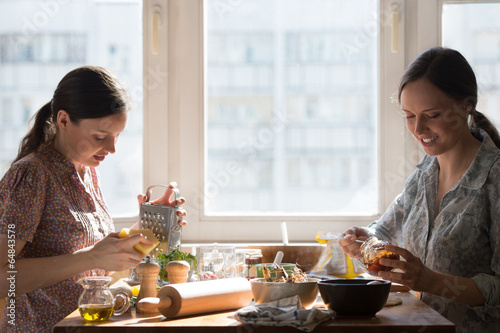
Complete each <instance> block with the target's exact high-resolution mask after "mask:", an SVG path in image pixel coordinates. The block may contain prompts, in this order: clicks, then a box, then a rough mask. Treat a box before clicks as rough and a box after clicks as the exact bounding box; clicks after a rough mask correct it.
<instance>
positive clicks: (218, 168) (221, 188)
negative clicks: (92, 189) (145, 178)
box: [145, 0, 411, 242]
mask: <svg viewBox="0 0 500 333" xmlns="http://www.w3.org/2000/svg"><path fill="white" fill-rule="evenodd" d="M304 3H305V2H303V1H265V2H261V1H226V0H219V1H217V0H213V1H175V0H174V1H169V2H168V5H166V6H162V5H161V4H155V5H154V6H153V7H152V8H150V9H149V11H148V12H146V13H145V17H149V18H150V19H151V18H152V17H153V15H155V12H156V13H159V15H160V17H161V19H160V22H163V21H168V22H169V25H168V34H167V31H166V29H165V30H163V29H162V28H159V30H158V36H159V38H158V40H159V41H160V49H159V52H158V53H157V54H154V53H153V52H152V51H151V50H152V49H153V48H152V45H154V43H155V41H154V37H153V38H151V40H149V41H147V43H146V45H147V47H148V56H147V57H146V58H145V60H146V62H147V64H146V66H148V67H154V68H158V71H160V72H163V71H164V72H168V80H166V81H165V82H164V85H163V89H164V91H165V92H166V93H165V94H164V95H163V96H162V97H160V96H158V95H155V94H151V93H149V90H148V91H147V92H146V93H147V96H148V97H147V102H148V103H149V109H148V113H147V116H146V118H148V120H147V121H148V122H149V123H150V124H151V125H152V126H153V127H154V130H155V131H156V134H155V136H156V138H154V137H153V136H152V135H148V138H146V140H150V142H152V141H155V143H156V144H155V147H156V149H155V152H156V154H157V157H155V158H152V159H150V160H149V163H151V164H150V165H149V167H148V172H149V177H154V175H155V174H156V172H154V173H153V169H157V168H159V167H158V165H161V166H162V168H161V172H167V174H168V179H169V180H177V181H178V182H179V184H180V187H181V194H182V195H183V196H185V197H186V199H187V203H186V205H185V207H186V209H187V211H188V214H189V218H188V221H189V224H188V227H186V228H185V229H184V230H183V241H184V242H211V241H219V242H222V241H225V242H232V241H268V242H269V241H279V240H280V239H281V231H280V226H281V222H282V221H286V222H287V226H288V228H289V229H288V232H289V237H290V239H291V240H292V241H311V240H313V239H314V235H315V234H316V233H317V232H318V231H321V230H330V231H337V230H344V229H346V228H347V227H349V226H352V225H354V224H358V225H359V224H363V225H364V224H367V223H368V222H369V221H371V220H373V219H374V218H376V216H378V214H379V213H380V212H381V211H383V210H384V209H385V208H386V207H387V205H388V204H389V203H390V202H391V201H392V199H393V198H394V197H395V196H396V195H397V194H398V193H399V192H400V191H401V189H402V184H403V182H404V179H405V178H406V176H407V175H408V173H409V172H411V168H410V167H406V164H407V163H406V162H407V159H406V158H405V150H406V149H407V147H406V141H405V140H404V136H405V133H404V121H403V118H402V117H401V115H400V114H399V113H398V108H397V106H396V105H394V104H393V103H391V100H390V96H391V94H392V93H393V92H394V89H395V87H396V86H397V82H396V80H397V79H393V80H392V81H387V83H386V82H384V81H383V80H381V77H380V75H381V72H380V68H382V67H383V68H384V73H383V75H384V77H385V76H389V77H394V78H397V77H398V76H399V75H401V73H402V72H403V70H404V66H405V63H404V56H405V54H404V51H401V52H399V53H392V52H391V45H390V40H391V39H390V36H391V25H390V23H389V22H390V20H389V19H390V17H391V13H392V11H393V10H392V9H390V8H389V4H388V3H387V2H386V1H380V2H379V1H363V6H357V7H354V6H352V5H351V4H350V3H349V2H333V1H332V2H328V1H327V2H325V1H310V2H307V11H308V12H309V11H312V12H314V13H315V15H311V16H308V15H302V14H303V13H305V11H304V8H303V6H304ZM398 3H399V6H400V7H399V9H397V10H399V11H401V13H403V12H404V2H403V1H400V2H398ZM324 5H325V6H328V7H327V8H325V7H322V6H324ZM297 13H300V14H297ZM292 14H293V15H292ZM302 16H304V18H303V17H302ZM314 18H318V19H317V20H315V19H314ZM278 21H279V24H278V23H277V22H278ZM150 26H153V24H151V25H150ZM403 28H404V27H403V25H401V26H400V27H399V28H398V27H395V29H396V30H397V31H398V32H400V33H399V36H400V38H399V39H398V41H399V42H400V43H401V44H402V36H403V34H402V33H401V31H403V30H402V29H403ZM162 33H163V34H164V37H163V38H164V39H162V37H161V34H162ZM153 35H154V34H153ZM167 36H168V38H167ZM162 45H163V46H162ZM162 47H163V48H164V49H162ZM188 55H189V56H188ZM381 63H382V64H390V66H389V65H387V66H382V67H381V65H380V64H381ZM379 82H382V84H379ZM380 96H385V98H384V99H381V98H380ZM152 99H153V100H152ZM160 108H163V110H165V109H166V110H167V111H166V112H167V114H168V116H167V119H166V121H162V123H163V124H165V123H166V124H168V125H167V128H168V130H167V131H166V132H165V131H163V132H162V131H161V129H160V125H159V124H158V121H156V119H157V117H162V116H164V115H163V113H161V112H159V111H155V110H159V109H160ZM381 110H383V111H381ZM153 114H156V116H153ZM153 122H154V123H153ZM332 129H333V130H332ZM151 130H152V129H150V132H151ZM159 138H165V140H161V139H159ZM146 146H148V144H146ZM347 147H349V148H347ZM149 149H152V148H151V147H150V148H149ZM165 156H166V157H165ZM154 161H156V162H154ZM165 170H166V171H165ZM158 171H160V170H158ZM156 177H158V175H156ZM150 183H153V182H152V181H150Z"/></svg>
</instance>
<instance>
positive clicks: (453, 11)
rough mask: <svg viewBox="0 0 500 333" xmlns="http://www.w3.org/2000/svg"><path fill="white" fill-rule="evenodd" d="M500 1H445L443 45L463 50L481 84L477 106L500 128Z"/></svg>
mask: <svg viewBox="0 0 500 333" xmlns="http://www.w3.org/2000/svg"><path fill="white" fill-rule="evenodd" d="M498 15H500V3H445V4H444V5H443V33H442V39H443V42H442V43H443V45H444V46H448V47H451V48H454V49H456V50H458V51H460V52H461V53H462V54H463V55H464V57H465V58H466V59H467V60H468V61H469V63H470V64H471V65H472V67H473V68H474V71H475V73H476V77H477V81H478V85H479V101H478V106H477V109H478V110H479V111H481V112H483V113H484V114H485V115H486V116H488V118H490V120H491V121H492V122H493V123H494V124H495V126H496V127H497V128H500V127H499V126H500V109H499V108H498V105H499V101H500V22H498V20H497V19H496V18H497V17H498Z"/></svg>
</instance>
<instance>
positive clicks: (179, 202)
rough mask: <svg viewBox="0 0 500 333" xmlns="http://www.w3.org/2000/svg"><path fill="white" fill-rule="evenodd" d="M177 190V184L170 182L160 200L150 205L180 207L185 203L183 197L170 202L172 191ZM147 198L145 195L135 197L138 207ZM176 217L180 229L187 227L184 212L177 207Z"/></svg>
mask: <svg viewBox="0 0 500 333" xmlns="http://www.w3.org/2000/svg"><path fill="white" fill-rule="evenodd" d="M175 188H177V183H176V182H171V183H170V184H169V185H168V188H167V189H166V190H165V193H163V195H162V196H161V198H159V199H156V200H154V201H151V203H152V204H157V205H164V206H170V207H174V206H181V205H183V204H184V203H185V202H186V199H184V198H183V197H180V198H178V199H177V200H175V199H174V200H172V195H173V194H174V189H175ZM146 198H147V196H146V195H145V194H139V195H138V196H137V201H138V202H139V206H140V205H142V204H143V203H145V202H146ZM176 214H177V216H178V217H180V219H179V222H178V224H179V225H180V226H181V227H185V226H186V225H187V222H186V220H184V217H186V216H187V213H186V211H185V210H184V209H183V208H181V207H179V208H178V210H177V212H176Z"/></svg>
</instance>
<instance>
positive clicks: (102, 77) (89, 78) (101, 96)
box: [14, 66, 130, 163]
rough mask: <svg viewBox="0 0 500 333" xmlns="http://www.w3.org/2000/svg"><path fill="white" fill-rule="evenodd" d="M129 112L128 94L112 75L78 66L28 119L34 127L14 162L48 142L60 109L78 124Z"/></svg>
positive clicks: (52, 134) (88, 67)
mask: <svg viewBox="0 0 500 333" xmlns="http://www.w3.org/2000/svg"><path fill="white" fill-rule="evenodd" d="M129 109H130V98H129V95H128V93H127V91H126V90H125V88H124V87H123V86H122V85H121V83H120V82H119V81H118V79H117V78H116V77H115V76H113V74H111V73H110V72H109V71H108V70H106V69H104V68H102V67H96V66H83V67H78V68H76V69H74V70H72V71H70V72H69V73H68V74H66V75H65V76H64V77H63V78H62V79H61V81H60V82H59V84H58V85H57V88H56V90H55V91H54V96H53V97H52V100H51V101H50V102H48V103H47V104H45V105H44V106H43V107H42V108H41V109H40V110H38V111H37V112H36V113H35V115H34V116H33V118H32V119H31V121H34V124H33V126H32V127H31V129H30V130H29V132H28V134H26V136H25V137H24V138H23V139H22V141H21V144H20V146H19V151H18V154H17V157H16V159H15V160H14V163H15V162H16V161H18V160H20V159H21V158H23V157H24V156H26V155H29V154H31V153H33V152H35V151H37V150H38V148H39V147H40V146H41V145H42V144H50V143H52V141H53V140H54V138H55V135H56V121H57V114H58V112H59V111H60V110H64V111H66V112H67V113H68V115H69V118H70V120H71V122H73V123H75V124H78V123H79V122H80V120H82V119H95V118H103V117H107V116H111V115H114V114H118V113H121V112H125V111H128V110H129Z"/></svg>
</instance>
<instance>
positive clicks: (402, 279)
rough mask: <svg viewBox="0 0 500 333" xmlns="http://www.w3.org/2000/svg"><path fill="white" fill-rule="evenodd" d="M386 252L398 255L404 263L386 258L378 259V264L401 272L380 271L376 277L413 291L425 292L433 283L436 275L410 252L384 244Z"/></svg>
mask: <svg viewBox="0 0 500 333" xmlns="http://www.w3.org/2000/svg"><path fill="white" fill-rule="evenodd" d="M385 249H386V250H387V251H390V252H393V253H395V254H399V255H400V256H401V257H403V258H404V259H405V260H406V261H403V260H394V259H388V258H382V259H380V264H382V265H384V266H389V267H394V268H398V269H400V270H401V271H402V272H399V271H398V272H387V271H381V272H379V273H378V275H379V276H380V277H381V278H382V279H384V280H389V281H392V282H395V283H400V284H403V285H405V286H407V287H408V288H410V289H412V290H415V291H427V290H429V288H430V286H432V284H433V283H434V281H435V278H436V277H435V275H436V273H435V272H434V271H432V270H431V269H429V268H427V267H426V266H425V265H424V264H423V263H422V261H421V260H420V258H418V257H416V256H414V255H413V254H412V253H411V252H410V251H408V250H406V249H403V248H401V247H398V246H395V245H393V244H386V245H385Z"/></svg>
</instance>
